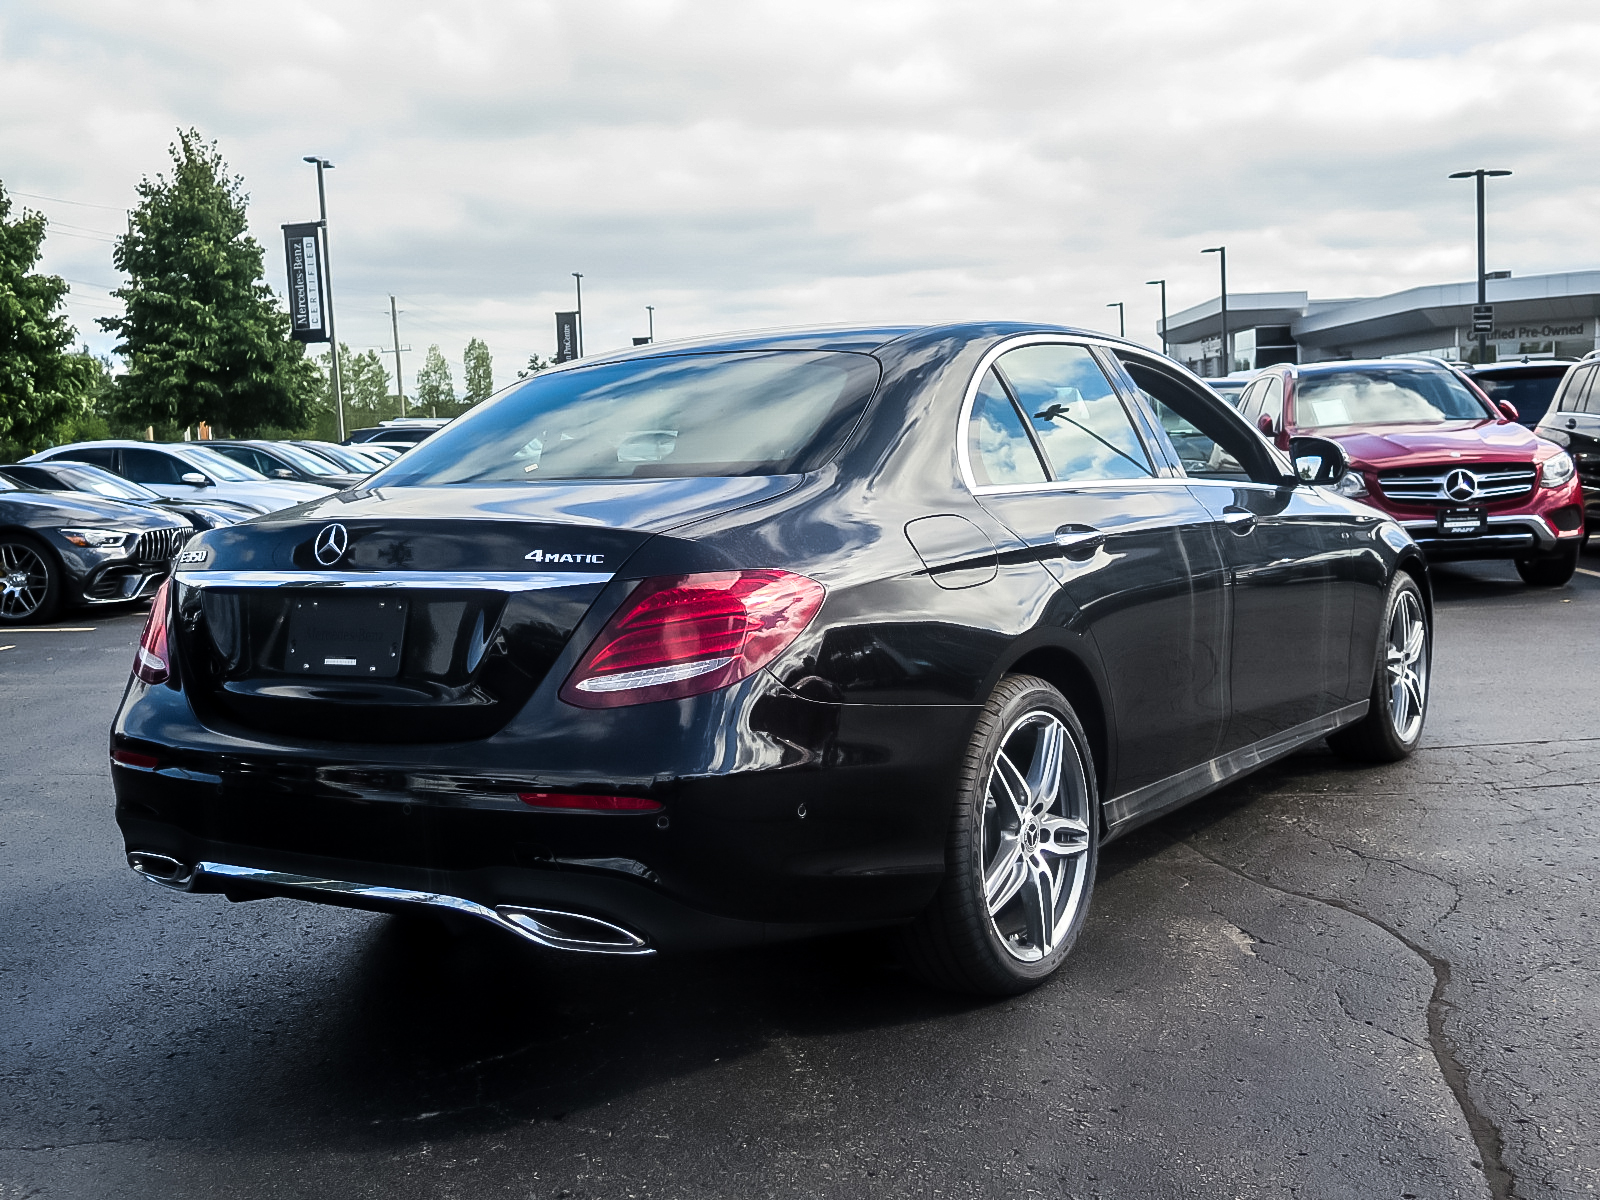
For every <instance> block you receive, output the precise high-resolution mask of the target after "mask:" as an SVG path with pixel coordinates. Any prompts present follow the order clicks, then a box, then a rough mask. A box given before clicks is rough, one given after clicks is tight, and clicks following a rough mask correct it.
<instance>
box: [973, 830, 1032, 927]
mask: <svg viewBox="0 0 1600 1200" xmlns="http://www.w3.org/2000/svg"><path fill="white" fill-rule="evenodd" d="M1027 878H1028V864H1027V861H1026V860H1025V859H1024V858H1023V857H1022V854H1021V853H1020V845H1019V842H1018V840H1017V838H1016V837H1015V836H1014V835H1013V836H1011V837H1010V838H1009V840H1008V839H1007V838H1005V837H1002V838H1001V849H1000V853H999V854H997V855H995V859H994V864H993V865H992V866H991V867H990V869H989V872H988V873H987V875H986V876H985V878H984V881H983V894H984V900H985V902H986V903H987V904H988V906H989V915H990V916H991V917H992V916H994V914H995V913H997V912H999V911H1000V910H1001V909H1002V908H1004V907H1005V906H1006V905H1007V904H1010V903H1011V899H1012V897H1014V896H1015V895H1016V894H1017V891H1018V890H1019V889H1020V888H1021V887H1022V885H1023V884H1024V883H1025V882H1026V881H1027Z"/></svg>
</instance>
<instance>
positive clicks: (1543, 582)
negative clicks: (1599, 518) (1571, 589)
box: [1517, 539, 1583, 587]
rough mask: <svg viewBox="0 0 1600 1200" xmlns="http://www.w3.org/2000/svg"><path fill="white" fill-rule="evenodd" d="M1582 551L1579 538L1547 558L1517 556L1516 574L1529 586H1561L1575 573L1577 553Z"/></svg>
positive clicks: (1569, 580)
mask: <svg viewBox="0 0 1600 1200" xmlns="http://www.w3.org/2000/svg"><path fill="white" fill-rule="evenodd" d="M1582 551H1583V544H1582V539H1579V540H1578V541H1575V542H1573V543H1572V544H1571V545H1569V546H1563V547H1562V548H1561V549H1560V550H1559V551H1557V552H1556V553H1555V554H1553V555H1552V556H1550V557H1549V558H1519V559H1517V574H1518V575H1521V576H1522V582H1523V583H1525V584H1527V585H1528V586H1529V587H1561V586H1562V585H1563V584H1566V583H1569V582H1571V580H1572V577H1573V575H1574V574H1576V573H1577V570H1578V555H1579V554H1580V553H1582Z"/></svg>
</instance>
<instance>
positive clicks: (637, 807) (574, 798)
mask: <svg viewBox="0 0 1600 1200" xmlns="http://www.w3.org/2000/svg"><path fill="white" fill-rule="evenodd" d="M517 799H518V800H521V801H522V802H523V803H524V804H526V805H527V806H528V807H529V808H553V809H559V810H561V811H562V812H614V813H638V812H659V811H661V807H662V806H661V805H660V804H657V803H656V802H655V801H654V800H646V799H645V798H644V797H643V796H583V795H579V794H578V793H576V792H518V793H517Z"/></svg>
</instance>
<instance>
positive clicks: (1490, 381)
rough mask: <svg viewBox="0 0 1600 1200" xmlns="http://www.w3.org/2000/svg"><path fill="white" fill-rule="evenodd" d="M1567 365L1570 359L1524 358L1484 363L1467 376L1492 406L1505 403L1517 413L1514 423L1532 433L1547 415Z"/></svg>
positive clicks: (1565, 372) (1570, 361)
mask: <svg viewBox="0 0 1600 1200" xmlns="http://www.w3.org/2000/svg"><path fill="white" fill-rule="evenodd" d="M1571 365H1572V360H1571V359H1570V358H1543V359H1526V358H1524V359H1521V360H1520V361H1518V362H1502V363H1486V364H1485V365H1483V366H1481V367H1472V368H1469V369H1468V371H1467V374H1468V375H1470V376H1471V377H1472V382H1473V383H1475V384H1477V385H1478V386H1479V387H1480V388H1482V389H1483V390H1484V391H1485V392H1486V393H1488V396H1489V399H1491V400H1493V401H1494V402H1495V403H1496V404H1499V403H1501V402H1505V403H1509V404H1510V405H1511V407H1512V408H1514V409H1516V410H1517V417H1516V419H1517V421H1518V422H1519V423H1521V424H1523V425H1526V426H1527V427H1528V428H1529V429H1532V428H1533V427H1534V426H1536V425H1538V424H1539V422H1540V420H1542V419H1543V417H1544V415H1545V413H1547V412H1549V411H1550V401H1551V400H1553V399H1554V398H1555V394H1556V391H1557V389H1558V388H1560V387H1561V381H1562V379H1564V378H1565V377H1566V374H1567V368H1568V367H1570V366H1571Z"/></svg>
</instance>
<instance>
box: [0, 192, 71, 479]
mask: <svg viewBox="0 0 1600 1200" xmlns="http://www.w3.org/2000/svg"><path fill="white" fill-rule="evenodd" d="M45 224H46V222H45V218H44V214H42V213H36V212H30V211H28V210H24V211H23V212H22V215H21V216H19V217H18V218H17V219H16V220H14V221H13V220H12V219H11V199H10V197H8V196H7V195H6V193H5V185H4V184H0V453H3V454H5V455H6V456H7V457H13V456H21V455H24V454H31V453H33V452H34V451H35V450H41V449H43V448H44V447H45V446H46V445H49V444H51V443H52V442H53V441H54V440H55V439H54V437H53V436H52V435H53V434H54V433H55V431H56V430H57V428H58V427H59V426H61V425H62V424H64V423H66V422H68V421H70V420H72V419H73V418H75V417H79V416H82V415H84V414H86V413H87V412H88V409H89V401H90V392H91V388H92V384H93V379H94V372H93V368H92V366H91V363H92V361H93V360H92V359H87V355H86V354H72V353H69V350H68V348H69V347H70V346H71V345H72V341H73V339H74V338H75V337H76V336H77V331H76V330H74V329H73V328H72V326H71V324H69V323H68V321H67V318H66V316H65V315H64V314H62V313H60V312H58V311H57V310H58V309H59V308H60V307H61V303H62V301H63V300H64V299H65V298H66V295H67V291H68V288H67V281H66V280H64V279H62V278H61V277H60V276H59V275H38V274H34V272H33V268H34V266H35V265H36V264H37V263H38V261H39V249H40V247H41V245H43V243H44V231H45Z"/></svg>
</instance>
